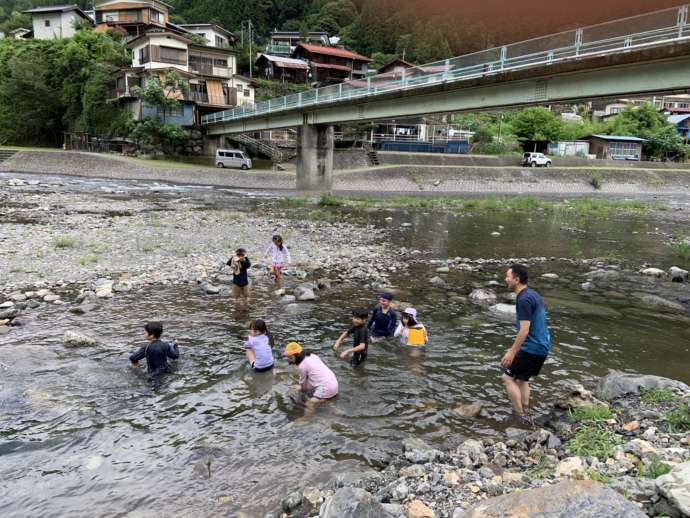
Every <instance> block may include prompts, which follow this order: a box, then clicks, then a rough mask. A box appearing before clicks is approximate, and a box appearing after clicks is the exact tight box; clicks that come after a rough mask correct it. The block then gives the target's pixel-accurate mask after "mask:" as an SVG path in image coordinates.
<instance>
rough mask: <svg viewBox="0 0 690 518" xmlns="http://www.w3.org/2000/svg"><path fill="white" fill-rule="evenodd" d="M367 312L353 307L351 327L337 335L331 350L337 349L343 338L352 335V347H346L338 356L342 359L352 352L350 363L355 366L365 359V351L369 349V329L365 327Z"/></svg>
mask: <svg viewBox="0 0 690 518" xmlns="http://www.w3.org/2000/svg"><path fill="white" fill-rule="evenodd" d="M368 316H369V312H368V311H367V310H366V309H355V310H354V311H352V327H351V328H350V329H348V330H347V331H343V333H342V334H341V335H340V336H339V337H338V339H337V340H336V341H335V345H334V346H333V350H334V351H337V350H338V349H339V348H340V345H341V344H342V343H343V340H344V339H345V338H346V337H348V336H352V347H351V348H350V349H346V350H345V351H343V352H342V353H341V354H340V357H341V358H342V359H343V360H344V359H345V358H347V357H348V355H350V354H352V358H350V364H351V365H352V366H353V367H356V366H357V365H359V364H360V363H362V362H363V361H364V360H366V359H367V351H368V350H369V330H368V329H367V326H366V322H367V317H368Z"/></svg>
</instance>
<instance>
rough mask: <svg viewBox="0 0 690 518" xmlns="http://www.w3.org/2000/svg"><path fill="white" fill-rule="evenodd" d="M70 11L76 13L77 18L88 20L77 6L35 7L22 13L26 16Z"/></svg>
mask: <svg viewBox="0 0 690 518" xmlns="http://www.w3.org/2000/svg"><path fill="white" fill-rule="evenodd" d="M70 11H76V12H77V14H78V15H79V16H81V17H82V18H84V19H86V20H90V19H91V18H89V16H88V15H87V14H86V13H85V12H84V11H82V10H81V9H80V8H79V6H78V5H77V4H69V5H46V6H44V7H35V8H33V9H29V10H28V11H24V12H25V13H26V14H43V13H68V12H70Z"/></svg>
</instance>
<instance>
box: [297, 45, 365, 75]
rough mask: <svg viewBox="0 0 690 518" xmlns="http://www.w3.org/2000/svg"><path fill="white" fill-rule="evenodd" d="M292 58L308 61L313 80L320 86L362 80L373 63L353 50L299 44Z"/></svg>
mask: <svg viewBox="0 0 690 518" xmlns="http://www.w3.org/2000/svg"><path fill="white" fill-rule="evenodd" d="M292 57H293V58H294V59H300V60H302V61H306V62H307V63H308V64H309V68H310V73H311V80H312V81H313V82H316V83H319V84H332V83H341V82H343V81H346V80H348V79H361V78H363V77H365V76H366V74H367V66H368V63H370V62H371V59H370V58H368V57H366V56H362V55H361V54H358V53H356V52H353V51H351V50H346V49H340V48H335V47H325V46H323V45H312V44H308V43H299V44H297V46H296V47H295V51H294V52H293V53H292Z"/></svg>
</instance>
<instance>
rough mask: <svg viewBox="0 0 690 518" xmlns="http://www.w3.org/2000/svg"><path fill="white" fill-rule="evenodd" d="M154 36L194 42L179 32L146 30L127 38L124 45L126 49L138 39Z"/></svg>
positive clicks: (132, 45) (189, 42) (191, 43)
mask: <svg viewBox="0 0 690 518" xmlns="http://www.w3.org/2000/svg"><path fill="white" fill-rule="evenodd" d="M156 36H164V37H166V38H172V39H174V40H179V41H183V42H185V43H188V44H190V45H193V44H194V42H193V41H192V40H190V39H188V38H185V37H184V36H181V35H179V34H175V33H174V32H146V33H144V34H141V35H140V36H137V37H136V38H134V39H133V40H129V41H128V42H127V44H126V45H125V47H127V48H128V49H131V48H132V47H134V45H135V43H139V41H140V40H144V39H146V38H154V37H156ZM204 48H206V47H204ZM216 50H219V49H216Z"/></svg>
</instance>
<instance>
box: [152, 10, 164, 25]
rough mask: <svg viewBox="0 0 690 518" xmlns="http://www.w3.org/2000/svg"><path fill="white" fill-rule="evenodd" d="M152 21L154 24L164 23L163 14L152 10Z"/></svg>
mask: <svg viewBox="0 0 690 518" xmlns="http://www.w3.org/2000/svg"><path fill="white" fill-rule="evenodd" d="M151 21H152V22H154V23H163V14H162V13H159V12H158V11H154V10H153V9H151Z"/></svg>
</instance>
